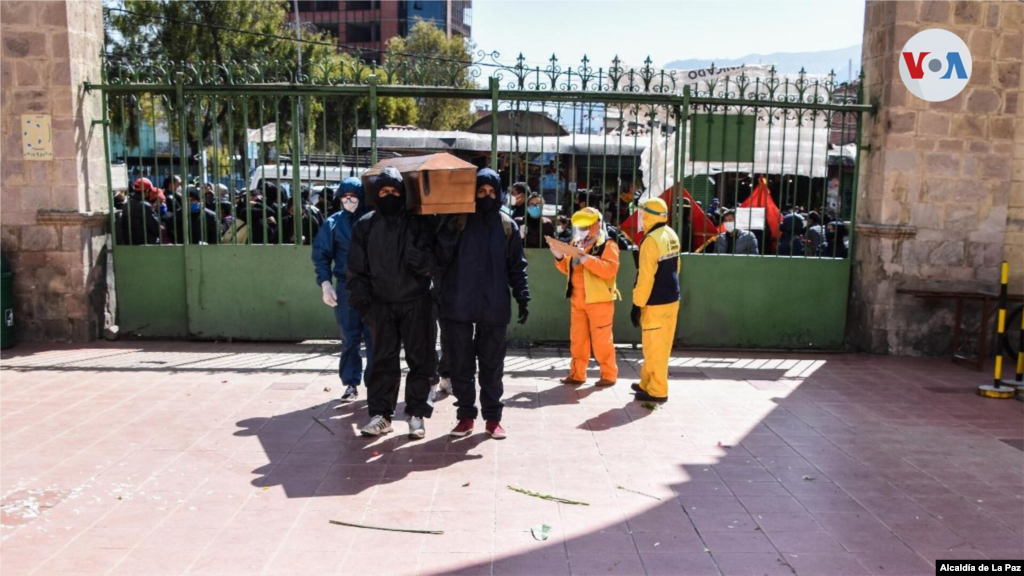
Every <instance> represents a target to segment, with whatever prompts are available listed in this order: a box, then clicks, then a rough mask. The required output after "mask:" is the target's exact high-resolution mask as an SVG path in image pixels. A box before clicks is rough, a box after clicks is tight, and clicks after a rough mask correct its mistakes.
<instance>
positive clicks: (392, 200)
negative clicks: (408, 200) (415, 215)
mask: <svg viewBox="0 0 1024 576" xmlns="http://www.w3.org/2000/svg"><path fill="white" fill-rule="evenodd" d="M404 207H405V198H404V197H402V196H392V195H391V194H388V195H387V196H384V197H383V198H377V209H378V210H380V213H381V214H383V215H385V216H391V215H393V214H398V213H399V212H400V211H401V210H402V208H404Z"/></svg>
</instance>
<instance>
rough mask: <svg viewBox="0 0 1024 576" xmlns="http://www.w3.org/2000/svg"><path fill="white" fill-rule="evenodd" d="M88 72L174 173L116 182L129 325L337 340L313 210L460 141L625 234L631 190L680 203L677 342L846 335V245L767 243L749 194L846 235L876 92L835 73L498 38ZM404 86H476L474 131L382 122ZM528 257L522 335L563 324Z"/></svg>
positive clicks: (117, 259)
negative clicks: (717, 242)
mask: <svg viewBox="0 0 1024 576" xmlns="http://www.w3.org/2000/svg"><path fill="white" fill-rule="evenodd" d="M431 79H432V80H433V81H432V83H430V84H428V81H429V80H431ZM474 84H475V86H473V87H468V88H465V87H462V88H457V87H454V86H466V85H474ZM86 88H87V89H99V90H102V93H103V99H104V113H105V117H104V119H103V126H104V137H105V142H106V143H107V154H108V160H109V161H111V162H125V164H126V165H127V166H126V171H127V172H128V174H129V181H133V180H134V179H135V178H136V177H149V178H150V179H151V180H152V181H153V183H154V185H155V186H158V187H162V188H163V196H162V198H161V197H160V195H159V194H157V193H154V194H153V195H152V196H151V198H150V199H151V200H152V204H151V206H150V207H149V208H147V207H146V206H145V205H143V204H142V203H141V202H140V201H138V200H136V199H133V198H131V195H128V196H127V197H125V196H123V195H122V194H120V193H118V191H115V190H113V187H111V190H112V192H111V194H112V197H111V200H112V205H114V206H115V207H116V209H115V210H112V213H111V228H112V230H113V234H114V238H115V248H114V265H115V277H116V282H117V289H118V302H119V310H118V313H119V324H120V325H121V326H122V331H124V332H126V333H129V334H138V335H141V336H152V337H193V338H239V339H303V338H317V337H330V336H334V335H335V334H336V332H337V330H336V328H335V327H334V325H333V318H332V315H331V314H330V313H328V312H327V311H325V310H323V309H322V306H323V305H322V304H321V303H320V300H319V297H318V291H317V289H316V286H315V285H314V281H313V279H314V276H313V272H312V267H311V264H310V260H309V248H305V247H303V245H304V244H309V243H310V242H311V239H312V237H313V236H314V235H315V233H316V228H317V225H318V218H321V217H324V216H326V215H327V214H329V213H330V212H332V211H334V210H336V209H338V207H337V206H332V205H331V203H330V202H328V200H327V199H328V198H329V196H330V188H331V187H332V186H333V185H336V184H337V182H338V181H339V180H340V179H341V178H344V177H346V176H350V175H357V174H359V173H361V171H362V170H364V169H365V168H367V167H368V166H369V165H371V164H373V163H375V162H376V161H377V160H378V158H384V157H387V156H389V155H410V154H417V153H425V152H434V151H448V152H451V153H454V154H456V155H459V156H461V157H463V158H465V159H468V160H470V161H473V162H475V163H476V164H478V165H480V166H485V165H486V166H491V167H492V168H495V169H496V170H498V171H499V173H500V174H501V176H502V178H503V181H504V182H505V183H507V184H509V185H510V184H512V183H513V182H519V181H523V182H527V183H528V184H530V185H531V188H532V189H533V190H535V191H539V192H540V193H541V194H542V197H543V199H544V200H545V201H546V203H547V204H548V205H549V209H548V210H547V211H546V214H547V215H548V217H549V218H550V219H551V220H552V221H553V223H554V221H555V219H556V217H557V215H568V214H570V213H571V212H572V211H573V209H574V207H575V206H576V205H577V203H578V201H580V200H581V199H585V201H586V202H588V203H589V204H590V205H593V206H595V207H598V208H599V209H600V210H601V211H602V213H603V214H605V216H606V221H607V222H608V224H610V225H613V226H615V227H617V228H619V229H621V230H623V231H624V232H623V236H624V237H627V238H628V236H629V232H631V231H632V228H631V226H632V224H631V222H632V221H633V220H632V218H635V217H633V216H632V213H633V210H634V209H635V204H636V202H635V199H637V198H639V197H644V196H650V195H663V196H664V197H665V198H666V199H668V200H669V201H670V202H671V207H672V225H673V226H674V227H675V228H676V230H677V231H678V232H679V233H680V236H681V238H682V240H683V244H684V252H686V254H684V255H683V256H682V258H683V268H682V270H683V272H682V282H683V286H684V289H683V292H684V295H683V303H682V306H681V312H680V315H681V323H680V331H679V337H680V340H681V341H682V343H684V344H690V345H704V346H724V347H764V348H808V347H810V348H837V347H839V346H841V345H842V340H843V338H842V337H843V331H844V328H845V309H846V298H847V292H848V283H849V274H850V266H849V258H848V257H847V258H821V257H790V256H777V255H776V254H777V252H778V249H777V246H778V245H779V244H780V242H779V238H778V234H777V233H773V231H772V229H773V225H772V223H771V222H770V221H769V220H771V219H772V218H774V216H772V214H773V213H772V212H771V210H769V209H758V208H764V207H763V206H753V207H750V206H749V204H750V203H751V201H752V200H751V197H752V196H756V194H755V190H756V189H757V188H758V184H760V183H763V184H764V185H765V186H766V187H767V190H768V192H767V195H768V196H769V197H770V198H771V199H772V202H773V203H774V204H775V205H776V206H778V207H779V208H786V207H789V206H794V207H802V208H803V209H804V210H805V211H811V210H814V211H816V212H818V213H819V214H820V215H822V216H823V220H835V221H837V222H845V224H846V225H845V229H846V230H852V222H851V220H852V218H853V215H854V213H855V206H854V203H855V202H856V195H855V194H853V195H851V198H849V200H848V201H846V202H843V201H842V200H843V199H842V197H841V196H842V194H841V193H840V194H839V195H838V196H837V195H836V194H835V193H834V191H836V190H838V191H842V190H856V170H855V169H854V167H855V166H856V163H857V160H858V159H859V150H860V149H859V136H860V124H861V117H862V115H863V113H864V112H868V111H870V107H869V106H866V105H864V104H862V103H860V102H859V99H858V94H857V91H856V89H855V88H851V86H850V85H849V84H839V83H838V82H836V80H835V78H834V77H833V76H825V77H812V76H810V75H807V74H803V73H801V74H796V75H782V74H778V73H776V72H775V71H774V70H773V69H770V68H760V67H747V68H738V69H730V70H721V69H719V70H716V69H714V67H712V68H710V69H707V70H701V71H693V72H689V73H686V72H682V71H666V70H657V69H655V68H654V67H653V66H652V65H651V62H650V60H649V59H648V60H647V61H646V62H645V63H644V64H643V65H642V66H638V67H630V66H627V65H625V64H623V63H622V62H620V61H619V60H618V59H615V60H614V61H612V62H610V63H609V65H608V66H607V67H603V66H594V65H592V64H591V63H590V62H589V61H588V60H587V59H586V58H585V57H584V59H583V60H582V61H581V62H580V63H579V64H577V65H571V66H570V65H563V64H562V63H560V62H559V61H558V60H557V59H555V58H554V57H552V58H551V59H550V60H548V61H547V62H546V63H545V64H541V65H531V64H529V63H528V62H527V61H526V60H525V59H524V58H523V57H522V56H520V57H519V59H518V60H517V62H516V63H515V64H514V65H502V64H501V63H500V62H499V59H498V55H497V54H493V53H478V54H476V57H475V58H474V59H473V61H466V62H461V61H450V60H443V59H423V60H412V59H402V60H396V61H394V62H386V63H385V64H384V65H381V66H376V65H372V64H362V63H358V62H357V63H356V64H355V65H353V66H349V67H343V66H341V65H340V64H338V63H336V62H325V63H320V64H316V63H313V64H309V63H307V64H306V66H305V67H304V68H303V69H302V70H301V71H296V70H295V69H294V67H291V66H290V65H288V64H277V63H226V64H223V65H219V66H213V65H210V66H200V65H194V64H188V63H152V62H150V63H146V64H144V65H136V64H132V63H127V62H123V61H117V60H112V61H107V62H105V65H104V77H103V80H102V83H101V84H87V85H86ZM402 99H412V101H413V103H414V104H415V105H416V106H419V107H421V108H422V107H423V105H424V104H425V103H429V102H434V101H437V100H446V101H459V102H463V103H465V105H467V106H468V105H469V102H475V103H477V105H478V106H480V107H485V108H487V109H488V110H489V111H490V112H491V115H490V117H489V118H490V119H491V120H486V119H485V120H482V121H481V122H480V123H478V126H476V127H475V128H473V129H470V131H447V132H429V131H421V130H415V129H410V128H409V127H405V126H403V127H393V126H388V125H387V121H388V118H389V115H390V114H391V113H390V111H391V110H392V109H393V108H394V107H395V106H398V105H401V104H403V103H405V104H408V100H402ZM499 128H500V129H499ZM111 143H114V144H116V146H113V145H111ZM147 154H151V156H147ZM108 164H109V162H108ZM175 178H177V179H178V180H180V182H181V183H182V184H181V185H178V184H176V183H175ZM108 182H111V180H108ZM207 183H209V186H207V187H206V188H205V189H204V184H207ZM189 185H194V186H196V188H197V189H198V192H199V199H200V202H199V204H200V205H201V207H200V208H199V211H198V212H193V211H192V209H191V208H190V206H189V205H190V202H189V198H188V197H189V189H188V186H189ZM684 189H685V190H686V192H687V193H692V195H691V196H690V197H689V198H688V197H687V194H684V193H683V190H684ZM207 190H209V192H210V194H209V195H207V194H206V193H205V192H206V191H207ZM714 199H717V200H718V203H719V204H720V205H722V206H723V207H738V208H740V214H743V215H744V216H743V223H744V225H745V226H746V227H748V228H752V229H754V231H755V232H757V236H758V238H759V240H760V242H759V255H758V256H750V257H740V256H721V255H712V254H710V252H712V250H710V249H709V248H708V247H709V246H713V244H709V241H712V240H713V238H714V237H715V236H716V234H717V230H718V224H719V222H718V221H717V219H715V218H714V216H713V215H711V217H709V218H708V219H707V220H706V221H705V220H704V216H700V218H698V216H699V215H700V213H701V212H702V210H701V209H702V208H703V209H707V208H709V207H710V203H711V202H713V201H714ZM698 202H699V203H698ZM762 204H763V202H762ZM207 205H208V206H209V209H211V212H212V213H213V214H212V220H213V222H214V224H213V225H210V220H211V215H210V214H208V213H207V212H206V211H205V210H206V209H207V208H206V206H207ZM750 208H753V209H750ZM149 210H152V214H150V212H149ZM318 213H319V214H318ZM826 214H828V217H825V215H826ZM154 220H155V221H157V222H158V228H157V230H155V231H154V230H151V227H152V225H153V222H154ZM242 223H244V227H243V226H242ZM775 224H776V226H775V228H777V224H778V223H777V222H776V223H775ZM823 229H824V226H823ZM822 231H823V230H822ZM147 232H148V233H147ZM833 238H834V237H833ZM853 240H854V238H853V236H852V234H851V235H849V237H848V239H847V241H848V243H849V249H850V250H852V248H853ZM627 244H628V240H626V239H625V238H624V240H623V245H624V246H626V245H627ZM531 248H533V246H531ZM536 248H540V247H539V246H537V247H536ZM529 252H530V255H529V258H530V270H529V273H530V278H531V286H532V287H534V290H533V293H534V294H535V302H534V306H535V307H536V308H538V309H539V310H540V311H541V312H542V313H540V314H534V315H531V322H530V323H529V324H528V325H527V326H525V327H514V328H513V329H512V332H513V335H515V336H517V337H521V338H526V339H530V340H535V341H537V340H545V341H546V340H566V339H567V336H568V304H567V303H566V302H565V301H564V298H563V296H564V294H563V291H562V289H561V288H560V286H564V279H560V274H559V273H558V272H557V271H556V270H555V269H554V266H553V265H552V264H551V263H550V261H549V260H550V255H549V254H547V252H546V251H540V250H536V251H534V250H530V251H529ZM805 253H808V254H809V253H810V252H805ZM630 260H631V259H630V258H629V256H628V254H626V253H624V254H623V266H622V271H621V272H620V280H619V284H620V288H621V289H623V292H624V297H625V298H626V299H627V300H628V299H629V292H630V290H629V288H630V287H631V286H632V283H633V275H634V274H635V268H634V267H633V266H632V262H631V261H630ZM621 308H623V309H624V310H623V311H620V312H624V311H625V310H627V309H628V307H627V306H621ZM535 318H536V319H537V320H534V319H535ZM793 323H797V324H798V326H794V325H791V324H793ZM787 324H790V325H787ZM616 330H617V334H616V336H617V340H620V341H623V342H630V341H636V340H638V339H639V334H638V333H636V332H635V331H634V330H633V329H632V327H631V326H629V325H628V319H627V318H626V317H625V316H623V317H622V318H617V324H616Z"/></svg>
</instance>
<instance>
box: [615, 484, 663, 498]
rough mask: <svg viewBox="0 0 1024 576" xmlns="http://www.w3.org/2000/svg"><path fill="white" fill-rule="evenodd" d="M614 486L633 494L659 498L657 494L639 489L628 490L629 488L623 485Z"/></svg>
mask: <svg viewBox="0 0 1024 576" xmlns="http://www.w3.org/2000/svg"><path fill="white" fill-rule="evenodd" d="M616 488H618V489H619V490H622V491H624V492H632V493H633V494H639V495H641V496H647V497H648V498H654V499H655V500H661V498H658V497H657V496H654V495H653V494H647V493H646V492H640V491H639V490H630V489H629V488H626V487H625V486H616Z"/></svg>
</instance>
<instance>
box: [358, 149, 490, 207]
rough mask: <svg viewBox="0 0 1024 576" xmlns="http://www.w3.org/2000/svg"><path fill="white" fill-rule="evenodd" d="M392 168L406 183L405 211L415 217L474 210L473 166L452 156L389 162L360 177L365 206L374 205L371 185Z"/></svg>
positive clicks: (445, 154)
mask: <svg viewBox="0 0 1024 576" xmlns="http://www.w3.org/2000/svg"><path fill="white" fill-rule="evenodd" d="M388 166H394V167H395V168H397V169H398V171H399V172H401V173H402V179H403V180H404V181H405V192H406V194H405V199H406V206H407V208H408V209H409V210H410V211H412V212H413V213H416V214H466V213H470V212H473V211H475V210H476V166H474V165H472V164H470V163H469V162H466V161H465V160H460V159H459V158H456V157H455V156H452V155H451V154H447V153H445V152H441V153H439V154H429V155H427V156H402V157H398V158H388V159H387V160H381V161H380V162H377V163H376V164H374V165H373V166H372V167H371V168H370V169H369V170H367V171H366V172H365V173H363V189H364V190H366V204H367V205H368V206H370V207H374V206H376V205H377V197H376V195H375V194H374V193H373V182H374V181H375V180H376V179H377V176H379V175H380V173H381V172H383V171H384V168H386V167H388Z"/></svg>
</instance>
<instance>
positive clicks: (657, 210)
mask: <svg viewBox="0 0 1024 576" xmlns="http://www.w3.org/2000/svg"><path fill="white" fill-rule="evenodd" d="M664 222H668V204H665V201H664V200H662V199H661V198H650V199H648V200H646V201H644V202H643V203H642V204H640V226H641V230H642V231H643V232H645V233H646V232H649V231H650V230H651V229H652V228H654V227H655V226H657V225H658V224H662V223H664Z"/></svg>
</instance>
